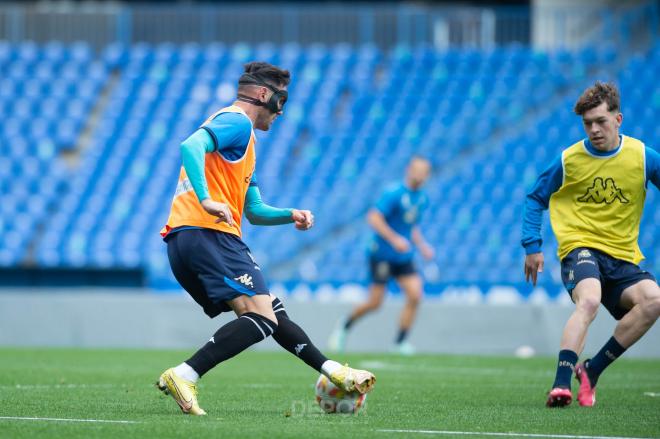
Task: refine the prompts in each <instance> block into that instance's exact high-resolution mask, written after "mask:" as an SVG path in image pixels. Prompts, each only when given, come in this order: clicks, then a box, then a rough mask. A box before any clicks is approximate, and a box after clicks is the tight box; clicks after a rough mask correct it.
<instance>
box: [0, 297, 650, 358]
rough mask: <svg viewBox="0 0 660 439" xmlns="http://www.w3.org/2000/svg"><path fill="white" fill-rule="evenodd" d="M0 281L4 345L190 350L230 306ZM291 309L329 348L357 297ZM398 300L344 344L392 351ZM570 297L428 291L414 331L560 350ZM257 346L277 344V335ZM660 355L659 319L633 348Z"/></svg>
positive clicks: (489, 350) (476, 348) (426, 341)
mask: <svg viewBox="0 0 660 439" xmlns="http://www.w3.org/2000/svg"><path fill="white" fill-rule="evenodd" d="M117 291H126V290H114V291H108V290H80V291H77V292H70V291H69V292H66V291H59V290H30V289H24V290H0V346H48V347H55V346H57V347H128V348H182V349H190V350H193V349H195V348H197V347H199V346H201V345H202V344H203V343H204V342H206V340H208V338H209V337H210V336H211V335H212V334H213V333H214V332H215V331H216V330H217V328H219V327H220V326H221V325H223V324H224V323H225V322H227V321H228V320H229V319H230V318H233V315H229V314H227V315H221V316H220V317H218V318H216V319H213V320H211V319H209V318H208V317H206V315H204V314H203V312H202V310H201V308H199V306H198V305H197V304H195V303H194V302H193V301H192V300H191V299H189V298H188V297H187V295H184V294H155V293H150V292H147V291H144V290H138V291H132V290H128V291H126V292H117ZM284 302H285V306H286V308H287V312H288V313H289V315H290V316H291V317H292V318H293V319H294V320H295V321H296V322H297V323H298V324H300V326H302V327H303V328H305V330H306V331H307V332H308V334H309V335H310V337H311V339H312V340H313V341H314V342H315V343H316V344H317V345H318V346H319V347H320V348H322V349H325V348H326V341H327V338H328V335H329V333H330V332H331V330H332V328H333V327H334V326H335V324H336V323H337V321H338V320H339V319H340V318H341V317H343V316H345V315H346V314H347V313H348V312H349V311H350V309H351V307H352V305H351V304H348V303H320V302H317V301H306V302H300V301H296V300H287V299H285V301H284ZM400 308H401V302H400V301H398V300H388V301H386V303H385V304H384V305H383V307H382V308H381V309H380V310H379V311H377V312H376V313H374V314H373V315H371V316H368V317H366V318H365V319H364V320H363V321H360V322H358V323H356V325H355V328H354V330H353V331H352V332H351V334H350V337H349V341H348V345H347V350H348V351H353V352H385V351H388V350H389V349H390V348H391V346H392V341H393V338H394V337H395V334H396V331H397V322H398V314H399V311H400ZM571 310H572V307H571V306H566V305H562V304H545V305H538V304H531V303H527V304H522V305H486V304H479V305H460V304H446V303H441V302H438V301H433V300H427V301H426V302H424V304H423V306H422V308H421V310H420V314H419V319H418V322H417V324H416V326H415V327H414V329H413V331H412V333H411V337H410V341H411V342H412V343H413V344H414V345H415V346H417V348H418V349H419V351H420V352H428V353H461V354H463V353H464V354H497V355H512V354H514V352H515V351H516V349H518V348H519V347H521V346H530V347H531V348H533V349H534V351H535V352H536V353H537V354H539V355H555V354H556V352H557V350H558V346H559V339H560V335H561V330H562V328H563V325H564V323H565V321H566V319H567V317H568V316H569V315H570V313H571ZM614 326H615V321H614V320H613V319H612V318H611V317H610V316H609V314H608V313H607V311H606V310H604V309H602V308H601V312H600V313H599V316H598V317H597V319H596V321H595V322H594V324H593V325H592V328H591V330H590V333H589V336H588V339H587V347H586V349H585V354H587V355H593V353H595V352H596V351H597V350H598V349H599V348H600V346H601V345H602V344H603V343H604V342H605V341H606V340H607V339H608V338H609V337H610V336H611V334H612V331H613V328H614ZM256 349H279V347H278V346H277V345H276V344H275V343H274V342H273V341H272V340H270V339H269V340H268V341H267V342H265V343H261V344H259V345H257V347H256ZM626 356H629V357H660V325H656V326H655V327H654V328H652V329H651V330H650V331H649V333H648V334H647V335H646V337H645V338H644V339H642V340H641V341H640V342H639V343H638V344H637V345H635V346H633V347H632V348H631V349H630V350H629V351H628V352H627V353H626Z"/></svg>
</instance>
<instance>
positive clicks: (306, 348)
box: [273, 297, 376, 393]
mask: <svg viewBox="0 0 660 439" xmlns="http://www.w3.org/2000/svg"><path fill="white" fill-rule="evenodd" d="M273 311H274V312H275V315H276V316H277V320H278V322H279V324H278V326H277V330H276V331H275V333H274V334H273V339H274V340H275V341H276V342H277V343H279V345H280V346H282V347H283V348H284V349H286V350H287V351H289V352H291V353H292V354H293V355H295V356H297V357H298V358H300V359H301V360H303V361H304V362H305V363H306V364H307V365H308V366H310V367H311V368H312V369H314V370H316V371H318V372H321V373H323V374H324V375H325V376H327V377H328V378H330V380H331V381H332V382H333V383H334V384H335V385H337V386H339V387H341V388H343V389H345V390H347V391H349V392H350V391H353V390H357V391H359V392H360V393H366V392H368V391H369V390H371V388H372V387H373V385H374V383H375V382H376V377H375V376H374V375H373V374H372V373H371V372H368V371H366V370H359V369H352V368H350V367H348V366H342V365H341V364H340V363H338V362H336V361H333V360H328V358H327V357H326V356H325V355H323V354H322V353H321V351H319V350H318V348H317V347H316V346H314V343H312V341H311V340H310V339H309V337H308V336H307V334H306V333H305V331H303V329H302V328H301V327H300V326H298V325H297V324H296V323H295V322H293V321H292V320H291V319H290V318H289V316H288V314H287V313H286V310H285V309H284V304H283V303H282V301H281V300H280V299H278V298H277V297H275V298H274V299H273Z"/></svg>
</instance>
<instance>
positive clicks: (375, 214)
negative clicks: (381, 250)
mask: <svg viewBox="0 0 660 439" xmlns="http://www.w3.org/2000/svg"><path fill="white" fill-rule="evenodd" d="M367 222H368V223H369V225H370V226H371V227H372V228H373V229H374V230H375V231H376V233H378V234H379V235H380V236H382V237H383V239H384V240H386V241H387V242H389V243H390V244H391V245H392V247H394V249H395V250H396V251H398V252H399V253H405V252H407V251H408V250H410V242H408V240H407V239H406V238H404V237H403V236H401V235H399V234H398V233H396V232H395V231H394V230H392V228H391V227H390V226H389V225H388V224H387V221H385V217H384V216H383V214H382V213H380V212H379V211H377V210H376V209H371V210H370V211H369V213H368V214H367Z"/></svg>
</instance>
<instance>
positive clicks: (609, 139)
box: [522, 82, 660, 407]
mask: <svg viewBox="0 0 660 439" xmlns="http://www.w3.org/2000/svg"><path fill="white" fill-rule="evenodd" d="M574 110H575V113H576V114H578V115H580V116H582V124H583V126H584V130H585V132H586V134H587V137H588V138H587V139H584V140H581V141H579V142H578V143H576V144H574V145H573V146H571V147H569V148H568V149H566V150H564V151H563V153H562V154H561V157H558V158H557V159H556V160H555V161H554V162H553V163H552V164H551V165H550V167H549V168H548V169H547V170H545V171H544V172H543V173H542V174H541V175H540V176H539V178H538V180H537V181H536V184H535V185H534V188H533V189H532V191H531V192H530V193H529V194H528V195H527V198H526V202H525V213H524V220H523V239H522V244H523V246H524V247H525V251H526V254H527V256H526V258H525V279H526V280H529V279H530V278H531V280H532V283H533V284H534V285H536V279H537V273H539V272H542V271H543V253H541V243H542V242H541V220H542V212H543V210H545V209H548V207H549V208H550V222H551V224H552V228H553V231H554V233H555V236H556V237H557V241H558V243H559V249H558V255H559V259H560V260H561V272H562V280H563V282H564V285H565V286H566V289H567V290H568V293H569V294H570V295H571V299H572V300H573V302H575V311H574V312H573V314H572V315H571V317H570V318H569V319H568V322H567V323H566V326H565V327H564V333H563V336H562V339H561V345H560V349H561V350H560V352H559V362H558V365H557V374H556V378H555V382H554V384H553V385H552V390H551V391H550V393H549V395H548V400H547V406H548V407H562V406H566V405H568V404H570V403H571V401H572V393H571V376H572V374H573V371H575V375H576V378H577V380H578V381H579V382H580V388H579V391H578V403H579V404H580V405H581V406H593V405H594V404H595V402H596V383H597V382H598V377H599V376H600V374H601V373H602V372H603V370H604V369H605V368H606V367H607V366H608V365H609V364H611V363H612V362H613V361H614V360H616V359H617V358H618V357H620V356H621V355H622V354H623V353H624V352H625V351H626V349H628V348H629V347H630V346H632V345H633V344H634V343H635V342H636V341H637V340H639V339H640V338H641V337H642V336H643V335H644V334H645V333H646V331H648V330H649V328H651V326H653V324H654V323H655V321H656V320H657V319H658V316H660V288H658V284H657V283H656V280H655V278H654V277H653V275H652V274H651V273H649V272H647V271H644V270H642V269H641V268H640V267H639V266H638V265H637V264H638V263H639V262H640V261H641V260H642V259H643V258H644V256H643V255H642V252H641V251H640V249H639V245H638V243H637V239H638V236H639V223H640V220H641V216H642V210H643V208H644V200H645V196H646V188H647V187H648V183H649V182H652V183H653V184H654V185H655V186H656V187H659V188H660V155H659V154H658V153H657V152H656V151H654V150H653V149H651V148H648V147H646V146H644V144H643V143H642V142H640V141H639V140H637V139H633V138H632V137H628V136H624V135H620V134H619V128H620V126H621V122H622V120H623V115H622V114H621V112H620V102H619V91H618V90H617V88H616V86H615V85H613V84H603V83H601V82H596V84H595V85H593V86H592V87H589V88H588V89H587V90H586V91H585V92H584V93H583V94H582V96H581V97H580V98H579V99H578V101H577V103H576V104H575V109H574ZM600 303H602V304H603V306H604V307H605V308H606V309H607V310H608V311H609V312H610V314H612V316H613V317H614V318H615V319H617V320H619V323H618V324H617V326H616V328H615V330H614V335H613V337H612V338H610V339H609V340H608V341H607V343H605V345H604V346H603V348H602V349H601V350H600V351H599V352H598V353H597V354H596V355H595V356H594V357H593V358H592V359H588V360H586V361H584V362H583V363H580V364H578V365H577V366H576V364H577V361H578V356H579V355H580V353H581V352H582V350H583V349H584V343H585V338H586V335H587V329H588V328H589V325H590V324H591V322H592V321H593V320H594V318H595V317H596V313H597V312H598V307H599V304H600Z"/></svg>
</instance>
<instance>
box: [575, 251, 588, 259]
mask: <svg viewBox="0 0 660 439" xmlns="http://www.w3.org/2000/svg"><path fill="white" fill-rule="evenodd" d="M590 257H591V252H590V251H589V250H580V253H578V259H584V258H590Z"/></svg>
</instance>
